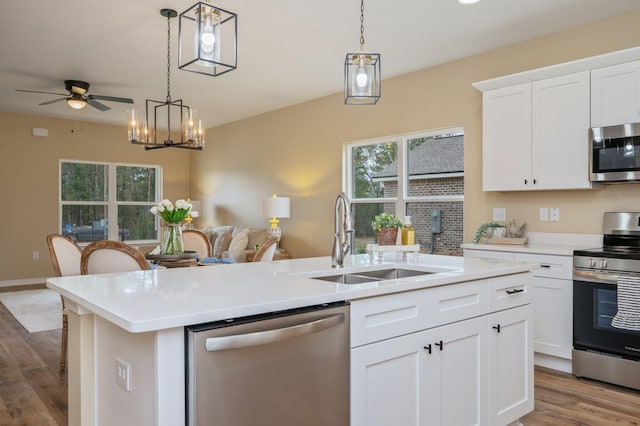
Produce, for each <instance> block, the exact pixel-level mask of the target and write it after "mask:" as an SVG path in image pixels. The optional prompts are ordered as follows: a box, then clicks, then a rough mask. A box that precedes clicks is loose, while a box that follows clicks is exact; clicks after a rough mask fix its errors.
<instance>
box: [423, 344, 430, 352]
mask: <svg viewBox="0 0 640 426" xmlns="http://www.w3.org/2000/svg"><path fill="white" fill-rule="evenodd" d="M424 349H425V350H426V351H427V352H428V353H429V355H431V343H429V345H428V346H425V347H424Z"/></svg>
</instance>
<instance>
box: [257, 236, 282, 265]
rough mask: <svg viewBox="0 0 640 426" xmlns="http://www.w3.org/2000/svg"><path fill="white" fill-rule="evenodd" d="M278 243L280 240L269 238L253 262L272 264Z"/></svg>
mask: <svg viewBox="0 0 640 426" xmlns="http://www.w3.org/2000/svg"><path fill="white" fill-rule="evenodd" d="M277 242H278V238H276V237H270V238H268V239H267V241H265V242H264V243H263V244H262V245H261V246H260V248H259V249H258V251H257V252H256V254H255V255H254V256H253V260H252V262H271V261H272V260H273V255H274V253H275V252H276V243H277Z"/></svg>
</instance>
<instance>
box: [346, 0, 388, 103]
mask: <svg viewBox="0 0 640 426" xmlns="http://www.w3.org/2000/svg"><path fill="white" fill-rule="evenodd" d="M380 89H381V75H380V54H379V53H371V52H369V51H367V50H365V48H364V0H360V50H359V51H358V52H356V53H347V57H346V59H345V61H344V103H345V104H349V105H374V104H375V103H376V102H378V100H379V99H380Z"/></svg>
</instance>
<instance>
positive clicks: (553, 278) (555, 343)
mask: <svg viewBox="0 0 640 426" xmlns="http://www.w3.org/2000/svg"><path fill="white" fill-rule="evenodd" d="M464 255H465V257H482V258H489V259H498V260H516V261H522V262H536V263H539V264H540V267H539V268H536V269H534V270H532V271H531V272H532V274H533V277H532V278H531V286H530V287H531V293H532V297H533V304H532V305H533V348H534V351H535V352H536V364H538V365H542V366H545V367H550V368H555V369H558V370H562V371H565V372H570V371H571V364H570V361H571V350H572V348H573V328H572V327H573V280H572V268H573V258H572V256H569V255H568V256H560V255H543V254H533V253H519V252H517V248H515V247H514V249H513V251H502V250H501V251H497V250H496V251H493V250H480V249H478V250H476V249H469V248H465V249H464Z"/></svg>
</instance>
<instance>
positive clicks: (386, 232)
mask: <svg viewBox="0 0 640 426" xmlns="http://www.w3.org/2000/svg"><path fill="white" fill-rule="evenodd" d="M397 239H398V228H381V229H380V230H379V231H378V245H381V246H393V245H395V244H396V241H397Z"/></svg>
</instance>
